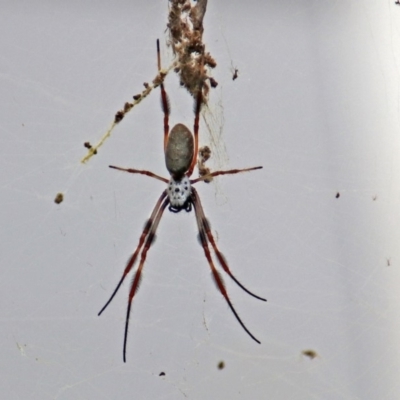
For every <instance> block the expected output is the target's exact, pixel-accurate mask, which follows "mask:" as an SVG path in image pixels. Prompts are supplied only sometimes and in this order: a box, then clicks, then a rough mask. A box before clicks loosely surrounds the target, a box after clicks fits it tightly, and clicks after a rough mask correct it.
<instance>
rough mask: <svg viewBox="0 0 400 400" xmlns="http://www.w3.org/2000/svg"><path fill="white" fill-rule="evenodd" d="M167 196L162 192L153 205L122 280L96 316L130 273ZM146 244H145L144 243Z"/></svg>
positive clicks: (108, 302) (109, 301)
mask: <svg viewBox="0 0 400 400" xmlns="http://www.w3.org/2000/svg"><path fill="white" fill-rule="evenodd" d="M166 196H167V191H166V190H164V192H163V193H162V194H161V196H160V198H159V199H158V201H157V204H156V205H155V207H154V209H153V212H152V213H151V215H150V218H149V219H148V220H147V222H146V225H145V226H144V229H143V232H142V234H141V236H140V239H139V244H138V245H137V247H136V250H135V252H134V253H133V254H132V256H131V258H130V259H129V261H128V264H127V265H126V267H125V270H124V273H123V274H122V278H121V280H120V281H119V282H118V285H117V287H116V288H115V290H114V292H113V293H112V295H111V297H110V298H109V300H108V301H107V303H106V304H105V305H104V307H103V308H102V309H101V310H100V312H99V313H98V314H97V315H101V313H102V312H103V311H104V310H105V309H106V308H107V306H108V305H109V304H110V303H111V301H112V299H113V298H114V296H115V295H116V294H117V292H118V289H119V288H120V286H121V285H122V282H123V281H124V279H125V277H126V276H127V275H128V274H129V272H130V271H131V269H132V267H133V264H134V263H135V261H136V258H137V256H138V254H139V251H140V249H141V248H142V246H143V243H144V241H145V239H146V236H147V235H149V231H150V230H151V229H153V227H154V224H155V221H156V220H155V218H156V215H157V213H158V211H159V209H160V206H161V203H162V202H163V200H164V199H165V197H166ZM146 243H147V242H146Z"/></svg>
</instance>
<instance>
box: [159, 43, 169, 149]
mask: <svg viewBox="0 0 400 400" xmlns="http://www.w3.org/2000/svg"><path fill="white" fill-rule="evenodd" d="M157 65H158V72H160V71H161V54H160V40H159V39H157ZM160 89H161V108H162V110H163V113H164V152H165V149H166V148H167V141H168V133H169V125H168V122H169V113H170V111H171V108H170V104H169V99H168V95H167V92H166V91H165V88H164V83H163V82H161V84H160Z"/></svg>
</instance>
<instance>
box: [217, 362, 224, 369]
mask: <svg viewBox="0 0 400 400" xmlns="http://www.w3.org/2000/svg"><path fill="white" fill-rule="evenodd" d="M224 368H225V363H224V362H223V361H220V362H219V363H218V369H224Z"/></svg>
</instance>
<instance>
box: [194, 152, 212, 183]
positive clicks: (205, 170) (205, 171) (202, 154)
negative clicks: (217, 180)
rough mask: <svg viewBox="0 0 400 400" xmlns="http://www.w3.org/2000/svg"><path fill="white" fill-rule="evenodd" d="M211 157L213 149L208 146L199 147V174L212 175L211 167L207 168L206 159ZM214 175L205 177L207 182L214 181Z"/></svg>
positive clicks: (201, 175)
mask: <svg viewBox="0 0 400 400" xmlns="http://www.w3.org/2000/svg"><path fill="white" fill-rule="evenodd" d="M210 157H211V150H210V148H209V147H208V146H203V147H200V149H199V157H198V159H197V168H198V170H199V176H200V177H203V176H206V175H210V174H211V171H210V168H207V167H206V166H205V163H206V161H207V160H208V159H209V158H210ZM212 179H213V178H212V176H210V177H209V178H207V179H204V180H203V181H204V182H205V183H210V182H211V181H212Z"/></svg>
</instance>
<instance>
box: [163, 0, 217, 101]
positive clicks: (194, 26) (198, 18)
mask: <svg viewBox="0 0 400 400" xmlns="http://www.w3.org/2000/svg"><path fill="white" fill-rule="evenodd" d="M206 9H207V0H198V1H196V2H194V1H193V0H192V1H191V0H170V11H169V15H168V24H167V26H168V29H169V32H170V41H169V45H170V46H171V47H172V51H173V54H174V56H175V58H176V67H175V72H176V73H178V74H179V77H180V82H181V85H182V86H184V87H185V88H186V89H187V90H188V91H189V93H190V94H191V95H192V96H193V97H194V98H197V93H198V92H199V91H200V90H201V91H202V93H203V99H204V100H205V99H206V98H207V95H208V92H209V84H210V86H211V87H216V86H217V85H218V82H217V81H216V80H215V79H214V78H212V77H211V76H210V71H211V69H213V68H215V67H216V66H217V63H216V61H215V60H214V58H213V57H212V56H211V54H210V53H208V52H207V51H206V46H205V44H204V43H203V32H204V27H203V19H204V15H205V13H206ZM207 81H208V82H209V84H208V83H207Z"/></svg>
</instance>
